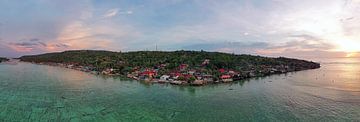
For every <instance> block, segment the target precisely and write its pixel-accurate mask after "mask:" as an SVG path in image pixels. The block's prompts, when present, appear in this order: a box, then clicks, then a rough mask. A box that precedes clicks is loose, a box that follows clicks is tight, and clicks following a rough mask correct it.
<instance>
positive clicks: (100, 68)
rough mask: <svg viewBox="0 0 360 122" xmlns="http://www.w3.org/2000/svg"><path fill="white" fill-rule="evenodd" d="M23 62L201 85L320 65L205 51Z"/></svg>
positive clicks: (71, 55) (63, 55) (67, 55)
mask: <svg viewBox="0 0 360 122" xmlns="http://www.w3.org/2000/svg"><path fill="white" fill-rule="evenodd" d="M19 59H20V61H23V62H32V63H36V64H45V65H53V66H61V67H66V68H71V69H76V70H80V71H84V72H90V73H94V74H99V75H110V76H123V77H128V78H131V79H135V80H139V81H144V82H149V83H170V84H175V85H194V86H199V85H205V84H215V83H229V82H234V81H239V80H243V79H248V78H253V77H263V76H267V75H271V74H281V73H287V72H294V71H301V70H308V69H316V68H320V64H319V63H316V62H312V61H305V60H299V59H291V58H285V57H277V58H273V57H262V56H252V55H245V54H241V55H238V54H229V53H221V52H206V51H184V50H180V51H171V52H170V51H136V52H112V51H102V50H72V51H65V52H56V53H47V54H40V55H28V56H22V57H20V58H19Z"/></svg>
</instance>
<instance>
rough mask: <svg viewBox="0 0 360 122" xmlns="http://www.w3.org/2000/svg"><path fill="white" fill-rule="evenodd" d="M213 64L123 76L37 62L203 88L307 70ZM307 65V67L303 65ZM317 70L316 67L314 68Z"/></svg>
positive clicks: (110, 70) (139, 69) (74, 65)
mask: <svg viewBox="0 0 360 122" xmlns="http://www.w3.org/2000/svg"><path fill="white" fill-rule="evenodd" d="M210 62H211V61H210V60H209V59H205V60H204V61H203V62H202V63H201V65H200V66H199V67H190V66H189V65H188V64H180V65H179V66H178V67H177V68H175V69H173V70H171V71H166V72H164V69H165V67H166V64H160V65H158V66H154V67H152V68H142V67H140V66H137V67H134V68H132V71H130V72H126V73H125V74H124V73H121V71H120V69H114V68H106V69H104V70H102V71H97V70H96V68H95V67H93V66H81V65H79V64H78V63H66V64H64V63H50V62H47V63H44V62H42V63H38V64H45V65H52V66H60V67H64V68H69V69H75V70H79V71H83V72H89V73H91V74H96V75H106V76H126V77H127V78H131V79H134V80H138V81H143V82H146V83H169V84H173V85H191V86H202V85H206V84H216V83H230V82H234V81H239V80H243V79H247V78H253V77H262V76H267V75H271V74H281V73H287V72H292V71H300V70H305V69H306V68H304V67H289V66H284V65H278V66H266V65H261V66H260V67H257V68H255V67H253V68H251V69H250V70H248V71H236V70H233V69H225V68H220V69H217V70H212V71H215V72H213V73H209V70H206V68H205V67H206V65H208V64H209V63H210ZM304 65H305V64H304ZM314 68H315V67H314Z"/></svg>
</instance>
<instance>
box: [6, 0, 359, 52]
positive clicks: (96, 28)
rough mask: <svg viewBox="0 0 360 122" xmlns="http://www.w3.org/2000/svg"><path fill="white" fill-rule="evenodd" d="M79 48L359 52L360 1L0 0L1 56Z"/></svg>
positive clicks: (111, 49) (123, 50) (112, 49)
mask: <svg viewBox="0 0 360 122" xmlns="http://www.w3.org/2000/svg"><path fill="white" fill-rule="evenodd" d="M80 49H89V50H110V51H122V52H126V51H144V50H149V51H152V50H158V51H174V50H205V51H217V52H227V53H236V54H253V55H262V56H275V57H276V56H287V57H294V58H313V57H360V53H358V52H360V0H316V1H314V0H221V1H220V0H0V56H6V57H18V56H21V55H30V54H41V53H47V52H59V51H65V50H80Z"/></svg>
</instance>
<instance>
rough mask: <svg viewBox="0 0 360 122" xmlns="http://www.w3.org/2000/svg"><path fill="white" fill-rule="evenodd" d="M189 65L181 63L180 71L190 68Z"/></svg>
mask: <svg viewBox="0 0 360 122" xmlns="http://www.w3.org/2000/svg"><path fill="white" fill-rule="evenodd" d="M188 67H189V65H187V64H181V65H180V66H179V69H180V71H185V70H186V68H188Z"/></svg>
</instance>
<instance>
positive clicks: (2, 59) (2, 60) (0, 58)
mask: <svg viewBox="0 0 360 122" xmlns="http://www.w3.org/2000/svg"><path fill="white" fill-rule="evenodd" d="M5 61H9V59H7V58H4V57H0V63H1V62H5Z"/></svg>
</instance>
